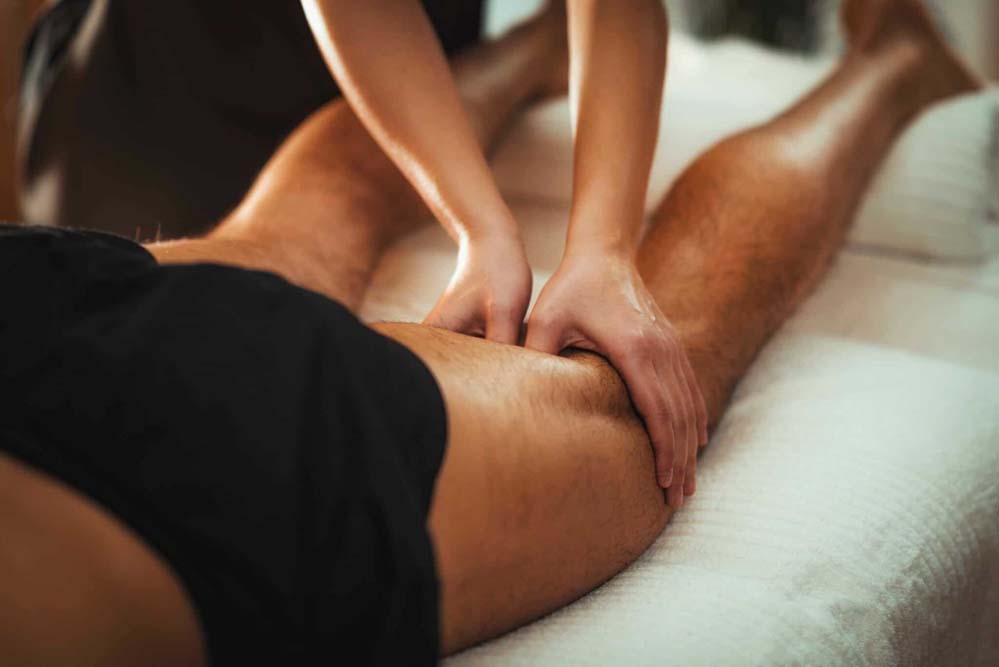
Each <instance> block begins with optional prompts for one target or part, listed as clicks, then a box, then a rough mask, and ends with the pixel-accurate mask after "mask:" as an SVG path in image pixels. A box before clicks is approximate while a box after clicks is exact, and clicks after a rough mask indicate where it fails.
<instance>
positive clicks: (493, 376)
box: [376, 324, 669, 653]
mask: <svg viewBox="0 0 999 667" xmlns="http://www.w3.org/2000/svg"><path fill="white" fill-rule="evenodd" d="M376 329H378V330H379V331H380V332H381V333H383V334H386V335H388V336H390V337H392V338H394V339H396V340H398V341H399V342H401V343H402V344H404V345H405V346H407V347H408V348H409V349H410V350H412V351H413V352H414V353H416V354H417V356H419V357H420V358H421V359H422V360H423V361H424V362H425V363H426V364H427V365H428V366H429V367H430V369H431V371H432V372H433V374H434V376H435V377H436V379H437V381H438V384H439V385H440V388H441V390H442V392H443V394H444V398H445V403H446V405H447V412H448V428H449V437H448V448H447V453H446V456H445V460H444V464H443V467H442V468H441V472H440V475H439V477H438V482H437V488H436V492H435V496H434V500H433V505H432V508H431V514H430V531H431V535H432V537H433V540H434V545H435V549H436V554H437V565H438V573H439V576H440V581H441V627H442V630H441V632H442V645H441V646H442V650H443V651H444V652H445V653H451V652H454V651H455V650H457V649H459V648H461V647H464V646H468V645H470V644H473V643H475V642H478V641H481V640H483V639H486V638H489V637H492V636H495V635H497V634H500V633H502V632H504V631H506V630H509V629H511V628H514V627H517V626H518V625H521V624H523V623H525V622H527V621H529V620H531V619H534V618H536V617H538V616H541V615H543V614H545V613H548V612H550V611H552V610H554V609H557V608H558V607H560V606H563V605H565V604H566V603H568V602H570V601H572V600H574V599H576V598H577V597H579V596H581V595H583V594H584V593H586V592H587V591H589V590H591V589H592V588H594V587H595V586H597V585H598V584H600V583H601V582H603V581H605V580H606V579H608V578H609V577H611V576H612V575H613V574H615V573H616V572H618V571H620V570H621V569H622V568H623V567H624V566H625V565H627V564H628V563H629V562H631V561H632V560H634V559H635V558H636V557H637V556H638V555H640V554H641V553H642V552H643V551H644V550H645V549H646V548H647V547H648V545H649V544H650V543H651V542H652V541H653V540H654V539H655V537H656V536H657V535H658V534H659V533H660V531H661V530H662V528H663V526H664V525H665V523H666V520H667V519H668V518H669V510H668V507H667V506H666V504H665V502H664V498H663V494H662V490H661V489H659V487H658V486H657V485H656V482H655V474H654V468H653V456H652V451H651V448H650V445H649V441H648V437H647V436H646V433H645V430H644V428H643V426H642V424H641V422H640V421H639V420H638V419H637V417H636V416H635V414H634V412H633V411H632V408H631V404H630V402H629V400H628V397H627V393H626V391H625V388H624V385H623V383H622V382H621V380H620V378H619V377H618V375H617V374H616V373H615V372H614V371H613V369H611V367H610V366H609V365H608V364H606V363H605V362H604V361H602V360H601V359H599V358H598V357H595V356H593V355H588V354H582V353H581V354H578V355H574V356H572V357H569V358H565V357H555V356H550V355H543V354H539V353H536V352H532V351H529V350H525V349H522V348H517V347H512V346H507V345H498V344H495V343H490V342H488V341H485V340H481V339H477V338H471V337H468V336H462V335H459V334H454V333H452V332H448V331H443V330H440V329H433V328H430V327H424V326H420V325H412V324H379V325H377V326H376Z"/></svg>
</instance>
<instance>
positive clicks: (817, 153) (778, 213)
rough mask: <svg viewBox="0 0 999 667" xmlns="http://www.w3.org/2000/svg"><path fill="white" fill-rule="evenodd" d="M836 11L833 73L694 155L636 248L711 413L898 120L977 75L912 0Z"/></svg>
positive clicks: (848, 212)
mask: <svg viewBox="0 0 999 667" xmlns="http://www.w3.org/2000/svg"><path fill="white" fill-rule="evenodd" d="M843 18H844V23H845V25H846V28H847V33H848V36H849V38H850V40H851V48H850V51H849V52H848V54H847V55H846V57H845V59H844V60H843V62H842V63H841V65H840V66H839V67H838V68H837V69H836V70H835V72H833V74H832V75H831V76H830V77H829V78H828V79H827V80H826V81H825V82H824V83H822V84H821V85H820V86H818V87H817V88H816V89H815V90H813V91H812V92H810V93H809V94H808V95H806V96H805V97H804V98H803V99H802V100H801V101H799V102H798V103H797V104H795V105H794V106H793V107H792V108H791V109H789V110H788V111H786V112H785V113H783V114H781V115H780V116H778V117H777V118H775V119H774V120H773V121H771V122H769V123H766V124H765V125H763V126H760V127H758V128H755V129H752V130H749V131H747V132H743V133H741V134H739V135H736V136H734V137H731V138H729V139H727V140H725V141H723V142H721V143H720V144H718V145H717V146H715V147H714V148H712V149H711V150H709V151H708V152H707V153H705V154H704V155H703V156H701V157H700V158H699V159H698V160H697V161H696V162H694V163H693V164H692V165H691V167H690V168H688V169H687V171H686V172H685V173H684V174H683V175H682V176H681V177H680V179H679V180H678V181H677V182H676V184H675V185H674V186H673V188H672V190H671V192H670V193H669V194H668V196H667V197H666V198H665V200H664V201H663V202H662V204H661V205H660V206H659V208H658V210H657V211H656V213H655V215H654V218H653V219H654V224H653V226H652V228H651V230H650V232H649V234H648V235H647V237H646V239H645V241H644V243H643V245H642V247H641V249H640V253H639V267H640V269H641V271H642V275H643V277H644V278H645V280H646V282H647V283H648V284H649V287H650V289H651V290H652V291H653V294H655V296H656V299H657V301H658V303H659V306H660V307H661V308H662V310H663V312H664V313H666V314H667V316H668V317H670V318H671V320H672V321H673V323H674V324H675V325H676V326H677V327H678V328H679V329H680V330H681V331H682V332H683V337H684V341H685V342H686V343H687V346H688V354H690V355H691V363H692V364H693V366H694V368H695V370H696V373H697V378H698V381H699V382H700V385H701V389H702V391H703V393H704V397H705V400H706V401H707V403H708V409H709V413H710V414H711V419H712V420H713V421H717V419H718V418H719V417H720V415H721V410H722V407H723V406H724V405H725V403H726V401H727V400H728V397H729V395H730V394H731V392H732V390H733V389H734V387H735V384H736V382H737V381H738V379H739V378H741V377H742V375H743V374H744V372H745V370H746V368H747V367H748V365H749V363H750V362H751V361H752V359H753V358H754V357H755V355H756V353H757V351H758V350H759V349H760V347H761V346H762V345H763V343H764V342H765V341H766V339H767V338H768V337H769V336H770V334H772V333H773V332H774V331H775V329H776V328H777V327H778V326H779V325H780V323H781V322H783V321H784V319H785V318H786V317H787V316H788V314H789V313H790V312H791V311H792V310H793V309H794V308H795V306H797V305H798V304H799V303H800V302H801V300H802V299H803V298H804V297H805V296H806V295H807V294H808V292H809V291H810V290H811V289H812V287H814V285H815V284H816V282H817V281H818V279H819V278H820V277H821V276H822V274H823V272H824V270H825V268H826V266H827V265H828V263H829V261H830V260H831V259H832V258H833V256H834V254H835V252H836V251H837V250H838V249H839V247H840V245H841V243H842V241H843V239H844V237H845V234H846V231H847V228H848V227H849V224H850V222H851V221H852V219H853V217H854V214H855V212H856V210H857V207H858V204H859V203H860V201H861V198H862V196H863V194H864V192H865V190H866V188H867V185H868V183H869V181H870V179H871V176H872V175H873V173H874V172H875V170H876V169H877V167H878V165H879V164H880V163H881V160H882V159H883V158H884V156H885V155H886V153H887V151H888V149H889V148H890V146H891V143H892V142H893V140H894V139H895V138H896V137H897V136H898V134H899V133H900V131H901V130H902V129H903V128H904V127H905V126H906V124H907V123H908V122H909V121H910V120H912V119H913V118H914V117H915V116H916V115H917V114H918V113H919V112H921V111H922V110H923V109H925V108H926V107H927V106H928V105H930V104H932V103H933V102H936V101H938V100H941V99H943V98H946V97H950V96H953V95H958V94H961V93H965V92H970V91H972V90H974V89H975V88H977V87H979V86H980V84H979V83H978V82H977V80H976V79H975V78H974V77H973V76H972V75H970V74H969V73H968V71H967V70H966V69H965V68H964V66H963V65H962V64H961V63H960V62H959V61H958V60H957V59H956V58H955V57H954V56H953V55H952V53H951V52H950V50H949V49H948V48H947V47H946V45H945V44H944V43H943V41H942V40H941V39H940V38H939V36H938V34H937V32H936V30H935V28H934V27H933V25H932V22H931V20H930V18H929V16H928V14H927V13H926V10H925V8H924V7H923V6H922V5H921V4H920V3H919V2H917V1H916V0H873V1H872V0H848V1H847V2H845V3H844V8H843Z"/></svg>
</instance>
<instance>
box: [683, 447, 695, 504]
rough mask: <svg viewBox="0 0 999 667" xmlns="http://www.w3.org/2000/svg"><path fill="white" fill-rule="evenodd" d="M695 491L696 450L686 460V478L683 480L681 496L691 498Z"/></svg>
mask: <svg viewBox="0 0 999 667" xmlns="http://www.w3.org/2000/svg"><path fill="white" fill-rule="evenodd" d="M695 491H697V448H696V447H695V448H694V450H693V451H692V452H691V453H690V458H688V459H687V476H686V477H685V478H684V480H683V495H685V496H692V495H694V492H695Z"/></svg>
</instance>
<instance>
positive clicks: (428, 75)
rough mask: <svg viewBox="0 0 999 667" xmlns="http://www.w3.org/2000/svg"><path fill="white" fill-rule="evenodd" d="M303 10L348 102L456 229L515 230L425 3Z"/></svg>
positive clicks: (375, 1)
mask: <svg viewBox="0 0 999 667" xmlns="http://www.w3.org/2000/svg"><path fill="white" fill-rule="evenodd" d="M302 4H303V7H304V8H305V11H306V16H307V17H308V20H309V25H310V26H311V28H312V31H313V34H314V35H315V37H316V41H317V42H318V44H319V47H320V49H321V51H322V53H323V56H324V58H325V59H326V62H327V64H328V65H329V67H330V69H331V70H332V71H333V74H334V75H335V76H336V78H337V81H338V83H339V84H340V87H341V88H342V90H343V91H344V94H345V96H346V97H347V100H348V101H349V102H350V104H351V106H352V107H353V108H354V110H355V112H356V113H357V115H358V117H359V118H360V119H361V121H362V122H363V123H364V125H365V127H366V128H367V129H368V131H369V132H370V133H371V135H372V136H373V137H374V138H375V140H376V141H377V142H378V143H379V145H380V146H381V147H382V149H383V150H384V151H385V152H386V153H387V154H388V155H389V157H390V158H391V159H392V161H393V162H394V163H395V164H396V165H397V166H398V167H399V169H400V170H401V171H402V172H403V174H405V176H406V178H407V179H408V180H409V181H410V183H412V184H413V185H414V187H415V188H416V190H417V191H418V192H419V194H420V196H421V197H422V198H423V200H424V201H425V202H426V204H427V206H428V207H429V208H430V209H431V211H432V212H433V213H434V215H435V216H436V217H437V219H438V220H439V221H440V222H441V224H442V225H443V226H444V227H445V229H446V230H447V231H448V233H449V234H450V235H451V236H452V237H453V238H454V239H455V240H457V241H468V240H472V239H474V238H475V237H488V236H490V235H495V234H516V226H515V224H514V222H513V218H512V216H511V214H510V212H509V209H508V208H507V207H506V205H505V204H504V203H503V200H502V198H501V196H500V194H499V191H498V190H497V188H496V185H495V183H494V181H493V179H492V174H491V172H490V170H489V166H488V164H487V163H486V161H485V157H484V155H483V151H482V148H481V147H480V146H479V145H478V143H477V139H476V137H475V134H474V131H473V129H472V126H471V124H470V123H469V121H468V118H467V116H466V114H465V111H464V108H463V106H462V103H461V99H460V98H459V96H458V92H457V89H456V87H455V84H454V81H453V79H452V76H451V71H450V68H449V66H448V63H447V60H446V59H445V56H444V53H443V51H442V49H441V47H440V44H439V42H438V41H437V38H436V35H435V34H434V31H433V28H432V26H431V24H430V21H429V19H428V18H427V16H426V14H425V13H424V11H423V8H422V7H421V6H420V5H419V3H418V2H416V0H364V2H337V1H336V0H302Z"/></svg>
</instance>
